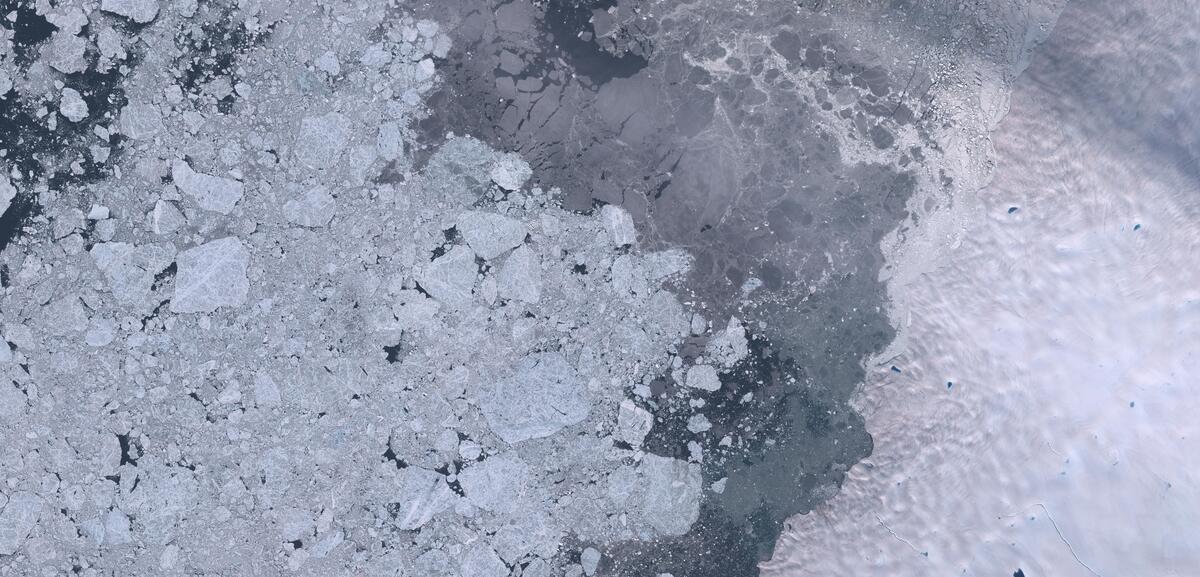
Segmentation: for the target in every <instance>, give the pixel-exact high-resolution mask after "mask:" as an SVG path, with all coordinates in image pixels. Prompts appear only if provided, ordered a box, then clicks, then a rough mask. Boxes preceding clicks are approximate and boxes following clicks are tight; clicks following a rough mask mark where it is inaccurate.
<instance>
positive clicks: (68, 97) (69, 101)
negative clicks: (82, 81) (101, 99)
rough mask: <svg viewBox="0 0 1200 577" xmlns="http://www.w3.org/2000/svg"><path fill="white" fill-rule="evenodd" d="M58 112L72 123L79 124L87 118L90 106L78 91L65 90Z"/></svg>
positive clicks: (63, 90)
mask: <svg viewBox="0 0 1200 577" xmlns="http://www.w3.org/2000/svg"><path fill="white" fill-rule="evenodd" d="M58 111H59V113H61V114H62V115H63V116H65V117H66V118H67V120H70V121H71V122H79V121H80V120H83V119H85V118H87V115H88V105H87V102H85V101H84V100H83V96H82V95H80V94H79V91H78V90H75V89H73V88H63V89H62V97H61V98H60V99H59V101H58Z"/></svg>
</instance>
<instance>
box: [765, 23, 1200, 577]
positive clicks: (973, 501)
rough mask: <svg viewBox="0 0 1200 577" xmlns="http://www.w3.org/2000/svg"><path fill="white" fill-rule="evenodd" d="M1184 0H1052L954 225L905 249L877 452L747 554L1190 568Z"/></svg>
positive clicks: (812, 571) (1194, 167)
mask: <svg viewBox="0 0 1200 577" xmlns="http://www.w3.org/2000/svg"><path fill="white" fill-rule="evenodd" d="M1198 14H1200V5H1197V4H1196V3H1195V2H1158V3H1154V4H1149V3H1146V2H1133V3H1127V2H1101V3H1095V2H1076V3H1073V4H1072V5H1071V6H1070V7H1069V8H1068V9H1067V11H1066V12H1064V14H1063V15H1062V17H1061V18H1060V20H1059V22H1058V27H1057V28H1056V30H1055V31H1054V33H1053V34H1052V35H1051V37H1050V39H1049V41H1048V42H1047V43H1046V44H1045V45H1044V46H1042V47H1041V49H1040V50H1039V52H1038V53H1037V55H1036V56H1035V58H1034V60H1033V62H1032V64H1031V67H1030V69H1029V70H1028V71H1027V72H1026V74H1025V76H1024V77H1022V79H1021V80H1020V81H1018V83H1017V84H1016V86H1015V88H1014V93H1013V96H1012V103H1011V110H1010V113H1009V115H1008V117H1007V118H1006V119H1005V121H1004V122H1003V123H1002V124H1001V126H1000V128H999V130H998V132H997V133H996V135H995V146H996V154H997V170H996V174H995V179H994V181H993V183H992V185H991V186H989V187H988V188H986V189H985V190H982V191H980V193H979V196H978V198H977V199H963V201H964V202H963V203H962V204H963V205H966V204H971V207H970V208H966V209H963V212H964V213H966V214H967V216H968V218H967V219H966V220H965V222H966V223H967V224H965V225H964V226H963V227H961V229H960V230H957V231H955V232H956V233H955V234H954V235H953V237H952V238H950V239H944V240H945V242H944V243H942V245H943V248H941V249H940V250H933V251H931V250H911V251H909V253H908V254H907V256H906V257H905V258H904V259H903V260H904V261H905V262H902V263H900V264H901V268H902V269H903V268H904V267H905V266H908V267H909V268H910V270H912V269H914V268H921V267H924V268H925V269H926V270H925V272H924V273H923V274H920V275H916V276H915V278H914V279H913V280H911V282H899V281H897V282H893V283H892V286H891V291H892V294H893V298H894V299H895V305H896V311H895V315H894V316H895V317H896V318H897V321H898V322H899V323H900V324H901V327H902V328H903V331H904V338H903V340H902V341H900V342H899V343H898V345H897V347H896V350H895V351H894V354H898V356H896V357H895V358H885V359H880V361H879V363H880V365H881V366H880V368H879V370H878V371H877V376H876V378H875V379H873V381H872V382H870V383H868V384H867V386H866V387H865V390H864V391H863V393H862V394H861V395H860V399H859V402H860V403H861V404H862V405H863V408H864V410H865V413H864V414H865V416H866V420H867V426H868V428H869V430H870V432H871V433H872V435H874V438H875V451H874V454H873V455H872V456H871V457H870V458H869V459H867V460H865V461H863V462H862V463H860V464H859V465H857V466H856V467H854V469H853V470H852V471H851V473H850V475H849V476H848V478H847V481H846V483H845V485H844V487H843V492H842V493H841V494H840V495H838V496H837V497H835V498H834V499H833V500H831V502H830V503H829V504H828V505H827V506H826V507H824V508H822V509H820V510H818V511H816V512H814V513H812V514H809V515H805V516H797V517H795V518H793V519H792V522H791V525H792V527H791V530H790V531H788V532H787V533H786V534H785V535H784V537H782V538H781V541H780V544H779V546H778V547H777V549H776V553H775V558H774V559H773V560H772V561H771V562H769V563H768V564H766V565H765V566H764V574H767V575H788V576H797V575H839V576H840V575H846V576H854V575H888V576H891V575H897V576H902V575H1012V574H1017V575H1020V574H1023V575H1027V576H1030V577H1033V576H1039V575H1046V576H1055V577H1073V576H1088V575H1103V576H1106V577H1107V576H1110V575H1111V576H1141V575H1145V576H1186V575H1197V574H1200V573H1197V571H1200V534H1198V533H1197V531H1196V526H1197V522H1196V520H1197V519H1200V490H1198V489H1197V481H1200V479H1198V477H1200V468H1198V467H1197V463H1200V419H1198V418H1197V415H1200V382H1198V381H1200V378H1198V377H1197V376H1196V375H1197V372H1196V368H1195V362H1196V359H1200V266H1198V265H1200V256H1198V255H1200V178H1198V176H1200V148H1198V146H1197V142H1198V139H1200V97H1198V96H1197V93H1196V87H1197V84H1196V82H1195V78H1196V77H1197V72H1196V71H1197V70H1198V66H1200V43H1198V40H1197V38H1198V34H1200V16H1198ZM935 240H938V241H941V240H943V239H935ZM897 278H901V277H897ZM892 365H895V366H896V367H897V368H899V369H900V370H901V371H902V372H901V373H895V372H894V371H891V370H889V367H890V366H892Z"/></svg>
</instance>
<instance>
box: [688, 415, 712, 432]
mask: <svg viewBox="0 0 1200 577" xmlns="http://www.w3.org/2000/svg"><path fill="white" fill-rule="evenodd" d="M711 428H712V423H710V422H708V417H705V416H704V415H702V414H700V413H696V414H695V415H692V416H691V417H689V418H688V422H687V430H689V431H691V432H693V433H697V434H698V433H703V432H705V431H707V430H709V429H711Z"/></svg>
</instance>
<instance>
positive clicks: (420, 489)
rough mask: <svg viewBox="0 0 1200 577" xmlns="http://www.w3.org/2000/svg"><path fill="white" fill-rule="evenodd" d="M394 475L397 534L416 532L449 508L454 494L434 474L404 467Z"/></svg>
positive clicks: (426, 470) (440, 477) (424, 470)
mask: <svg viewBox="0 0 1200 577" xmlns="http://www.w3.org/2000/svg"><path fill="white" fill-rule="evenodd" d="M397 474H398V475H399V478H398V481H397V485H398V486H399V487H398V489H399V490H398V491H397V492H396V495H397V499H399V500H398V501H396V502H395V503H394V510H395V511H396V520H395V522H396V525H397V527H399V528H400V529H401V530H403V531H412V530H415V529H418V528H420V527H421V526H423V525H425V524H426V523H428V522H429V521H430V520H432V519H433V517H434V516H435V515H437V514H438V513H441V512H442V511H445V510H446V509H449V508H450V506H451V505H452V504H453V500H454V493H453V491H451V490H450V486H449V485H447V484H446V482H445V480H444V479H443V478H442V476H441V475H439V474H438V473H435V472H433V471H430V470H428V469H422V468H420V467H406V468H404V469H401V470H400V471H399V472H398V473H397Z"/></svg>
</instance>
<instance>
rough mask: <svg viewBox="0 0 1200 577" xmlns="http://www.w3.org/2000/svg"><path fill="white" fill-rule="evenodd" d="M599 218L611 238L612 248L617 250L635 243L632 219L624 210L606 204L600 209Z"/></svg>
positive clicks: (635, 235) (635, 233)
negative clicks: (614, 247)
mask: <svg viewBox="0 0 1200 577" xmlns="http://www.w3.org/2000/svg"><path fill="white" fill-rule="evenodd" d="M600 218H601V219H603V220H604V228H606V229H608V234H609V235H610V236H612V241H613V246H616V247H618V248H620V247H623V246H629V245H632V244H633V243H635V242H637V230H636V229H635V228H634V226H633V217H632V216H630V215H629V212H628V211H626V210H625V209H623V208H621V207H619V206H615V205H611V204H606V205H604V206H603V207H602V208H601V209H600Z"/></svg>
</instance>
